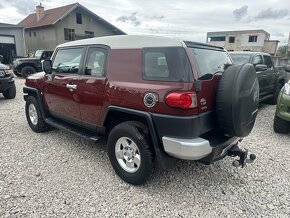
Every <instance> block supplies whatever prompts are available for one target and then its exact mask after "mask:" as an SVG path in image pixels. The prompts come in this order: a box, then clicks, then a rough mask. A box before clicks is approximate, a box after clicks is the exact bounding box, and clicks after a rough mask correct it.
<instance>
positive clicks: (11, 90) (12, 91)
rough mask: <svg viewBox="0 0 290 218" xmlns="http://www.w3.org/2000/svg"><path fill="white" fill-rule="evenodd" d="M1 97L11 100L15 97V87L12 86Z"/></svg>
mask: <svg viewBox="0 0 290 218" xmlns="http://www.w3.org/2000/svg"><path fill="white" fill-rule="evenodd" d="M3 96H4V98H6V99H13V98H15V96H16V87H15V84H12V85H11V86H10V87H9V89H7V90H5V91H4V92H3Z"/></svg>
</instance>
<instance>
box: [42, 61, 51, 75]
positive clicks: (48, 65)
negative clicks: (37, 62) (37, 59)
mask: <svg viewBox="0 0 290 218" xmlns="http://www.w3.org/2000/svg"><path fill="white" fill-rule="evenodd" d="M41 65H42V70H43V71H44V72H45V73H46V74H51V73H52V62H51V60H42V61H41Z"/></svg>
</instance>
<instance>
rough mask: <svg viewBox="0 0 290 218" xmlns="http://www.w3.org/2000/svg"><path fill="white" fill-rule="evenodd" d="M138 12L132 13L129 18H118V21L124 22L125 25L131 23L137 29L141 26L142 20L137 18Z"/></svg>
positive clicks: (124, 16)
mask: <svg viewBox="0 0 290 218" xmlns="http://www.w3.org/2000/svg"><path fill="white" fill-rule="evenodd" d="M136 14H137V12H134V13H132V14H131V15H129V16H126V15H123V16H121V17H118V18H117V21H119V22H123V23H129V24H132V25H134V26H135V27H137V26H140V25H141V22H140V20H139V19H138V18H137V17H136Z"/></svg>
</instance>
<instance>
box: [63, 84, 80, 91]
mask: <svg viewBox="0 0 290 218" xmlns="http://www.w3.org/2000/svg"><path fill="white" fill-rule="evenodd" d="M66 88H68V89H69V90H70V91H71V92H72V91H73V90H76V89H77V88H78V86H77V85H75V84H66Z"/></svg>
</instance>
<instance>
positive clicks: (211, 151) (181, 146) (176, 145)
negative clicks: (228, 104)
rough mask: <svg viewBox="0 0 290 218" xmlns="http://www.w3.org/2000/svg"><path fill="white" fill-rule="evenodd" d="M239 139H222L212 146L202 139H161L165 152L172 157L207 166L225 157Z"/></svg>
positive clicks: (211, 143)
mask: <svg viewBox="0 0 290 218" xmlns="http://www.w3.org/2000/svg"><path fill="white" fill-rule="evenodd" d="M239 140H240V138H238V137H232V138H224V140H223V141H221V142H219V143H218V144H214V143H213V142H210V141H209V140H207V139H204V138H199V137H198V138H193V139H180V138H172V137H166V136H165V137H162V142H163V146H164V150H165V152H166V153H167V154H168V155H170V156H173V157H176V158H179V159H185V160H201V161H202V162H204V163H206V164H209V163H211V162H213V161H215V160H219V159H221V158H223V157H225V156H226V155H227V151H228V150H229V149H230V148H231V147H232V146H234V145H236V144H237V143H238V141H239Z"/></svg>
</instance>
